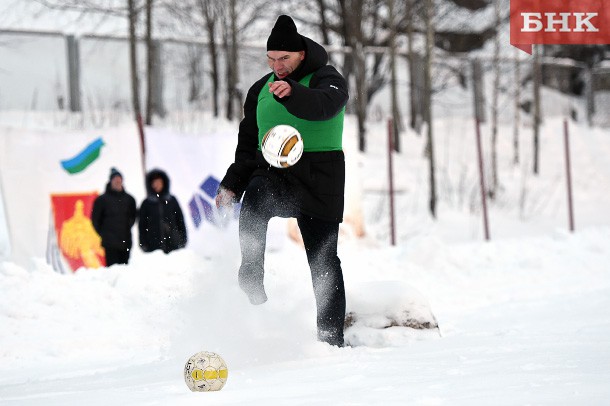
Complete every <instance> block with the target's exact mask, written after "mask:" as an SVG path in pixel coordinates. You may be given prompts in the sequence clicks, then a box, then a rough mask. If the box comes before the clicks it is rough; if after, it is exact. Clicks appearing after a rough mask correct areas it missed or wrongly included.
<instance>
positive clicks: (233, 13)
mask: <svg viewBox="0 0 610 406" xmlns="http://www.w3.org/2000/svg"><path fill="white" fill-rule="evenodd" d="M235 2H236V0H230V4H231V9H230V17H231V61H232V63H231V68H232V69H231V77H230V83H229V86H230V87H231V91H230V96H231V102H232V105H233V108H234V109H235V114H236V117H237V119H238V120H241V119H242V118H243V111H242V108H241V106H242V104H243V103H242V99H241V94H240V90H239V88H238V85H239V63H238V61H239V44H238V40H237V30H238V29H237V6H236V4H235Z"/></svg>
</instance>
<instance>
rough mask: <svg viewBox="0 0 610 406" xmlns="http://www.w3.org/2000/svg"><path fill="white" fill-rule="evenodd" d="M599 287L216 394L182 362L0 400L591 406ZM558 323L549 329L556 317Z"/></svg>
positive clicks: (599, 373)
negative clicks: (194, 380)
mask: <svg viewBox="0 0 610 406" xmlns="http://www.w3.org/2000/svg"><path fill="white" fill-rule="evenodd" d="M609 306H610V290H602V291H598V292H593V293H591V294H586V295H571V296H567V297H566V296H558V297H551V298H547V299H545V300H537V301H533V302H522V303H517V304H508V303H507V304H503V305H498V306H492V307H489V308H488V309H485V311H483V312H477V313H476V314H471V315H468V316H466V317H464V319H463V320H460V321H459V322H458V323H457V324H456V325H455V330H456V331H454V332H453V333H452V334H450V335H448V336H446V337H444V338H443V339H441V340H432V341H418V342H414V343H413V344H412V345H410V346H408V347H406V348H391V349H367V348H354V349H352V348H346V349H341V350H333V351H330V352H329V353H328V354H327V355H326V356H324V357H320V358H314V359H307V360H303V361H299V362H283V363H278V364H271V365H261V366H260V367H251V368H245V369H243V370H237V371H236V370H232V371H231V373H230V379H229V382H228V383H227V386H226V387H225V388H224V389H223V390H222V391H221V392H218V393H190V392H188V391H187V390H186V387H185V385H184V383H183V381H182V376H181V367H182V365H181V364H182V360H166V361H159V362H155V363H151V364H144V365H135V366H126V365H124V366H122V367H119V368H117V369H116V370H111V371H105V372H98V373H93V374H84V373H82V372H81V373H78V372H77V373H75V375H74V376H71V377H65V378H60V377H59V378H58V377H53V376H42V377H40V376H39V377H35V376H32V378H31V380H30V381H29V382H27V383H22V384H17V385H7V386H2V387H0V399H1V400H2V404H3V405H20V406H28V405H80V404H87V405H108V404H111V403H114V404H129V405H187V404H193V403H194V402H204V403H205V404H214V405H238V404H243V402H244V400H245V399H248V404H250V405H269V404H291V405H324V404H328V403H329V401H330V400H334V401H335V403H337V402H338V403H337V404H350V405H369V404H381V403H383V404H396V405H399V404H413V405H442V404H447V405H489V404H494V405H518V404H548V405H577V404H583V405H584V404H587V405H595V404H602V403H603V399H606V400H607V399H608V396H609V395H610V390H609V389H608V385H607V382H609V381H610V369H608V368H607V365H610V350H609V349H608V346H607V337H608V334H609V333H610V321H609V320H608V317H607V316H606V314H605V313H604V312H600V311H599V310H600V309H607V308H608V307H609ZM558 313H560V314H561V317H560V318H561V319H562V320H564V323H562V324H557V323H556V320H557V314H558Z"/></svg>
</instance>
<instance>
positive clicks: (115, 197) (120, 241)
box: [91, 183, 137, 250]
mask: <svg viewBox="0 0 610 406" xmlns="http://www.w3.org/2000/svg"><path fill="white" fill-rule="evenodd" d="M136 216H137V212H136V201H135V199H134V198H133V197H132V196H131V195H130V194H128V193H127V192H125V190H123V191H121V192H117V191H114V190H112V189H111V188H110V183H108V184H106V191H105V192H104V193H103V194H101V195H100V196H98V197H97V198H96V199H95V201H94V202H93V210H92V212H91V222H92V223H93V227H94V228H95V231H97V233H98V234H99V235H100V236H101V237H102V247H104V248H108V249H115V250H128V249H131V246H132V240H131V227H132V226H133V225H134V223H135V221H136Z"/></svg>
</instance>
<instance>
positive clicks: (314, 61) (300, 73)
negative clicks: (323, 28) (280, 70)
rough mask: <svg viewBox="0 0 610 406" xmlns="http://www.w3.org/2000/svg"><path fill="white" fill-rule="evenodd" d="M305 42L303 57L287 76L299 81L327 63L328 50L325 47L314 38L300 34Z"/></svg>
mask: <svg viewBox="0 0 610 406" xmlns="http://www.w3.org/2000/svg"><path fill="white" fill-rule="evenodd" d="M301 37H302V38H303V42H304V43H305V59H304V60H303V62H302V63H301V65H299V67H298V68H297V69H296V70H295V71H294V72H292V73H291V74H290V75H288V77H289V78H290V79H293V80H296V81H299V80H301V79H303V78H304V77H305V76H307V75H309V74H310V73H313V72H315V71H317V70H318V69H320V68H321V67H323V66H326V64H328V52H326V49H324V47H323V46H322V45H320V44H318V43H317V42H315V41H314V40H312V39H310V38H307V37H305V36H303V35H301Z"/></svg>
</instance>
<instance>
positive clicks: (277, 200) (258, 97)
mask: <svg viewBox="0 0 610 406" xmlns="http://www.w3.org/2000/svg"><path fill="white" fill-rule="evenodd" d="M266 56H267V62H268V64H269V67H270V68H271V70H272V72H270V73H268V74H266V75H264V76H263V77H262V78H261V79H259V80H258V81H257V82H255V83H254V84H253V85H252V87H251V88H250V90H249V91H248V94H247V96H246V100H245V103H244V118H243V120H242V121H241V123H240V125H239V133H238V137H237V138H238V140H237V148H236V151H235V162H234V163H233V164H231V165H230V167H229V168H228V170H227V173H226V175H225V177H224V178H223V180H222V181H221V184H220V187H219V189H218V193H217V196H216V206H217V207H218V208H219V209H221V210H223V209H226V208H228V207H230V206H231V205H232V204H233V203H235V202H237V201H239V200H240V199H241V198H242V195H243V201H242V208H241V212H240V218H239V236H240V246H241V258H242V259H241V261H242V262H241V266H240V268H239V275H238V276H239V278H238V279H239V285H240V287H241V288H242V290H244V292H245V293H246V294H247V295H248V298H249V299H250V302H251V303H252V304H262V303H264V302H265V301H266V300H267V295H266V294H265V289H264V283H263V279H264V254H265V243H266V242H265V240H266V232H267V224H268V222H269V220H270V219H271V218H272V217H295V218H296V219H297V222H298V225H299V228H300V230H301V235H302V237H303V242H304V245H305V251H306V254H307V259H308V262H309V266H310V270H311V276H312V282H313V287H314V294H315V298H316V304H317V326H318V339H319V340H320V341H324V342H327V343H329V344H331V345H337V346H342V345H343V325H344V319H345V289H344V283H343V273H342V270H341V262H340V260H339V257H338V255H337V239H338V231H339V223H340V222H341V221H342V220H343V206H344V186H345V160H344V155H343V150H342V133H343V115H344V112H345V105H346V103H347V100H348V97H349V96H348V91H347V83H346V81H345V79H344V78H343V76H342V75H341V74H340V73H339V72H338V71H337V70H336V69H335V68H334V67H333V66H330V65H327V63H328V54H327V53H326V50H325V49H324V48H323V47H322V46H321V45H320V44H318V43H316V42H314V41H313V40H311V39H309V38H307V37H304V36H302V35H300V34H299V33H298V32H297V28H296V25H295V24H294V21H293V20H292V19H291V18H290V17H289V16H286V15H282V16H280V17H279V18H278V19H277V21H276V23H275V26H274V27H273V29H272V31H271V34H270V36H269V38H268V40H267V55H266ZM279 124H288V125H291V126H293V127H295V128H296V129H297V130H298V131H299V132H300V133H301V135H302V137H303V143H304V152H303V155H302V157H301V159H300V160H299V161H298V162H297V163H296V164H295V165H293V166H292V167H290V168H282V169H278V168H275V167H271V166H270V165H269V164H268V163H267V162H266V161H265V160H264V158H263V156H262V153H261V150H260V145H261V140H262V138H263V136H264V134H265V133H266V132H267V130H269V129H270V128H272V127H274V126H275V125H279Z"/></svg>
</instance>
